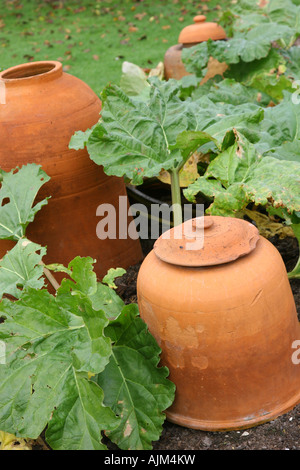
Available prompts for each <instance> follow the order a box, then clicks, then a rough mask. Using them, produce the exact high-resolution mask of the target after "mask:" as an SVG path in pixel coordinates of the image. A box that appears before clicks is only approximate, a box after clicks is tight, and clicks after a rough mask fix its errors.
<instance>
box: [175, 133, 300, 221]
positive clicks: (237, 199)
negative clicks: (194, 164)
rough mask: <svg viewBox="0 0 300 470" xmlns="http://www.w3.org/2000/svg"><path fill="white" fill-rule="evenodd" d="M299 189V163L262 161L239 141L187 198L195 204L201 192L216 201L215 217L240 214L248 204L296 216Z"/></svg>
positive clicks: (299, 202) (254, 152)
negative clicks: (267, 207)
mask: <svg viewBox="0 0 300 470" xmlns="http://www.w3.org/2000/svg"><path fill="white" fill-rule="evenodd" d="M212 178H213V179H212ZM299 188H300V164H299V163H298V162H295V161H283V160H278V159H276V158H272V157H267V156H265V157H263V158H261V157H260V156H259V154H257V153H256V150H255V149H254V148H253V146H251V145H250V144H248V145H245V144H243V145H241V140H240V139H239V141H237V142H236V143H235V144H234V145H233V146H232V147H229V148H228V149H226V150H225V151H224V152H222V153H220V155H219V156H218V157H217V158H216V159H215V160H214V161H213V162H212V163H211V164H210V166H209V167H208V170H207V172H206V174H205V175H204V176H203V177H201V178H199V179H198V180H197V181H196V182H195V183H193V184H192V185H191V186H189V188H187V189H186V190H185V191H184V194H185V197H186V198H187V199H188V200H190V201H194V200H195V196H196V195H197V194H198V193H199V192H201V193H203V194H204V195H206V196H207V197H210V198H213V203H212V204H211V206H210V207H209V209H208V212H210V213H211V214H215V215H230V214H232V215H234V214H237V213H238V212H239V211H241V210H242V209H243V208H245V207H246V206H247V204H248V203H249V202H254V203H255V204H258V205H259V204H261V205H263V206H266V205H270V206H273V207H275V208H285V209H286V210H287V211H288V212H289V213H293V212H295V211H299V210H300V190H299Z"/></svg>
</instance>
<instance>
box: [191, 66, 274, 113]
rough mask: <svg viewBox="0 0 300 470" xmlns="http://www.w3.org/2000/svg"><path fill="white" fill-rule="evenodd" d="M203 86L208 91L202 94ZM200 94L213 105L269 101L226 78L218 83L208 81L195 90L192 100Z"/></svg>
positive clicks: (254, 91)
mask: <svg viewBox="0 0 300 470" xmlns="http://www.w3.org/2000/svg"><path fill="white" fill-rule="evenodd" d="M248 67H249V64H248ZM205 85H208V89H207V90H205V91H204V93H203V89H204V87H205ZM202 93H203V94H205V95H206V96H207V98H209V99H210V100H211V101H213V102H214V103H219V102H221V103H227V104H231V105H239V104H246V103H255V104H257V105H258V104H260V105H261V104H264V103H265V104H268V103H269V102H270V99H267V100H266V98H265V97H263V96H262V94H261V93H260V92H259V91H258V90H253V89H252V88H249V87H247V86H245V85H243V84H241V83H238V82H237V81H235V80H234V79H233V78H226V79H225V80H222V81H220V82H216V81H208V82H207V83H206V84H204V85H202V86H201V87H198V88H197V90H195V92H194V93H193V98H194V99H197V98H201V96H202ZM263 100H265V101H263Z"/></svg>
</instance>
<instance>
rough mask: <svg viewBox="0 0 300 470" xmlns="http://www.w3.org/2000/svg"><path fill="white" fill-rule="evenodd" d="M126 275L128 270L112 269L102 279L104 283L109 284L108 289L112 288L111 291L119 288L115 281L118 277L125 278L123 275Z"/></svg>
mask: <svg viewBox="0 0 300 470" xmlns="http://www.w3.org/2000/svg"><path fill="white" fill-rule="evenodd" d="M125 273H126V270H125V269H123V268H116V269H115V268H111V269H109V270H108V272H107V274H106V275H105V276H104V278H103V279H102V283H103V284H107V285H108V287H110V288H111V289H117V286H116V284H115V283H114V280H115V279H116V278H117V277H121V276H123V274H125Z"/></svg>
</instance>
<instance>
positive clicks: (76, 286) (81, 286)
mask: <svg viewBox="0 0 300 470" xmlns="http://www.w3.org/2000/svg"><path fill="white" fill-rule="evenodd" d="M94 262H95V261H94V260H93V259H92V258H90V257H86V258H81V257H80V256H77V257H76V258H75V259H74V260H72V261H71V262H70V263H69V265H68V268H65V267H64V266H61V265H53V266H48V268H50V269H51V268H52V269H53V270H54V271H59V272H66V273H67V274H68V275H69V277H70V278H71V279H63V281H62V283H61V286H60V288H59V289H58V293H59V294H63V293H70V292H71V293H72V294H73V295H74V294H75V295H76V294H77V295H87V296H88V297H89V299H90V301H91V302H92V305H93V308H94V309H95V310H103V311H104V313H105V315H106V317H107V318H109V319H112V318H116V317H117V316H118V315H119V314H120V312H121V311H122V308H123V307H124V302H123V301H122V299H121V298H120V297H119V296H118V295H117V294H116V292H115V291H114V289H112V288H111V287H109V286H106V285H104V284H103V283H101V282H97V277H96V273H95V272H94V270H93V264H94ZM124 273H125V270H123V269H122V268H119V269H111V270H109V272H108V275H107V276H108V277H106V276H105V277H104V279H103V281H102V282H106V281H107V282H109V283H110V284H111V285H112V283H113V280H114V279H115V278H116V277H117V276H120V275H122V274H124Z"/></svg>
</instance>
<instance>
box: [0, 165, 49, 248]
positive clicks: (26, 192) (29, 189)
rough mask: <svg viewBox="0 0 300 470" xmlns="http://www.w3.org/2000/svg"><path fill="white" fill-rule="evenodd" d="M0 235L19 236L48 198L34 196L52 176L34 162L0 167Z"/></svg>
mask: <svg viewBox="0 0 300 470" xmlns="http://www.w3.org/2000/svg"><path fill="white" fill-rule="evenodd" d="M0 176H1V177H2V181H1V189H0V239H2V238H8V239H12V240H18V239H19V238H21V237H23V236H24V235H25V230H26V227H27V225H28V224H29V223H30V222H32V221H33V220H34V217H35V214H36V213H37V212H38V211H39V210H40V209H41V208H42V207H43V206H44V205H45V204H47V200H46V199H44V200H43V201H41V202H39V203H37V204H36V205H35V206H33V204H34V200H35V197H36V195H37V192H38V191H39V189H40V188H41V187H42V186H43V184H45V183H46V182H47V181H49V179H50V178H49V176H48V175H47V174H46V173H45V172H44V171H43V170H41V167H40V166H38V165H35V164H28V165H26V166H23V167H22V168H20V169H17V171H16V170H12V171H10V172H9V173H6V172H5V171H3V170H2V171H0Z"/></svg>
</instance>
